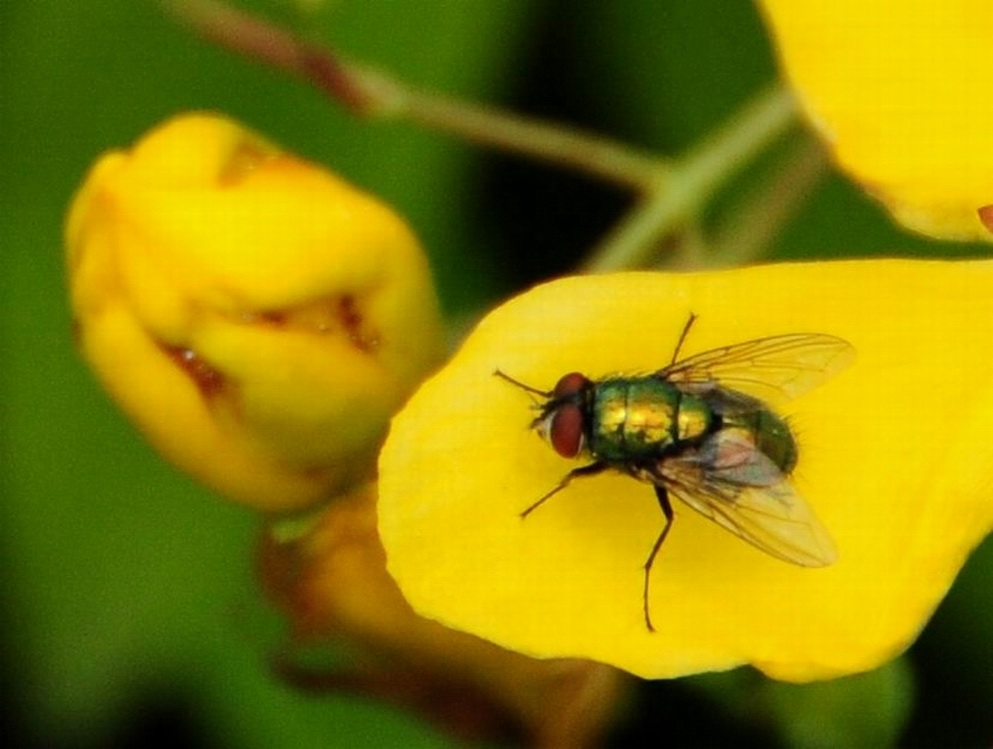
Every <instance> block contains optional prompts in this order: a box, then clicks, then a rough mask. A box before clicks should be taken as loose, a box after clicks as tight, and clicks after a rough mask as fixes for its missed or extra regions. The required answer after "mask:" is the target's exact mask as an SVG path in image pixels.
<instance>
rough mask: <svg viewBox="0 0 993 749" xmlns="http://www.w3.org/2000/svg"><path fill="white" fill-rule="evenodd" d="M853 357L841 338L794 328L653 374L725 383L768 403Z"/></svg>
mask: <svg viewBox="0 0 993 749" xmlns="http://www.w3.org/2000/svg"><path fill="white" fill-rule="evenodd" d="M854 359H855V348H854V347H853V346H852V345H851V344H850V343H848V341H845V340H844V339H841V338H837V337H835V336H831V335H824V334H821V333H794V334H790V335H780V336H772V337H771V338H758V339H756V340H753V341H745V342H744V343H736V344H733V345H731V346H724V347H722V348H716V349H712V350H710V351H704V352H703V353H700V354H695V355H694V356H690V357H687V358H686V359H682V360H680V361H677V362H674V363H673V364H670V365H669V366H668V367H665V368H663V369H660V370H659V371H658V372H656V375H657V376H659V377H662V378H663V379H665V380H668V381H669V382H673V383H677V384H680V385H683V386H684V389H687V390H690V391H694V390H696V391H699V392H705V391H707V390H708V389H713V388H714V387H715V386H716V385H717V384H719V383H726V384H728V385H731V386H732V387H734V388H735V389H740V390H743V391H745V392H747V393H751V394H753V395H756V396H758V397H760V398H762V400H764V401H767V402H772V403H774V402H776V401H782V400H785V399H789V398H795V397H796V396H798V395H800V394H801V393H805V392H806V391H808V390H810V389H811V388H813V387H816V386H817V385H819V384H821V383H822V382H824V381H825V380H827V379H829V378H830V377H833V376H834V375H835V374H837V373H838V372H840V371H841V370H842V369H844V368H845V367H847V366H848V365H849V364H851V363H852V361H854Z"/></svg>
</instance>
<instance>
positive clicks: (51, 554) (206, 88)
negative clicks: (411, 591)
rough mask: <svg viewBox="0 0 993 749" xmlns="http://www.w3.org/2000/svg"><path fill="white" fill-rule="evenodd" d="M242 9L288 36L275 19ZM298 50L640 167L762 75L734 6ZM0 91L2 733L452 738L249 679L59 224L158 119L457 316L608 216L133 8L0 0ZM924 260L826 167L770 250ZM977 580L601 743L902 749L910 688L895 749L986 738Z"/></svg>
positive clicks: (990, 726) (606, 204) (195, 498)
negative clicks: (355, 63)
mask: <svg viewBox="0 0 993 749" xmlns="http://www.w3.org/2000/svg"><path fill="white" fill-rule="evenodd" d="M255 7H258V8H261V9H263V10H266V11H268V12H272V13H275V14H277V15H281V16H282V17H289V13H288V12H287V9H286V8H284V7H281V6H280V5H279V4H277V3H276V2H275V0H273V1H272V2H268V3H265V2H256V3H255ZM316 30H317V31H318V32H319V33H320V34H321V35H322V36H323V37H324V38H326V39H328V40H330V41H333V42H334V43H335V44H337V45H339V46H340V48H341V49H342V50H344V51H346V52H347V53H348V54H349V55H350V56H352V57H354V58H357V59H362V60H365V61H367V62H369V63H373V64H375V65H377V66H380V67H382V68H384V69H386V70H391V71H402V75H403V77H404V78H405V79H406V80H407V81H409V82H411V83H414V84H417V85H422V86H426V87H433V88H436V89H439V90H442V91H446V92H450V93H453V94H458V95H462V96H465V97H469V98H472V99H476V100H481V101H487V102H492V103H499V104H502V105H505V106H511V107H515V108H518V109H520V110H523V111H526V112H528V113H532V114H540V115H544V116H551V117H555V118H559V119H563V120H566V121H569V122H571V123H573V124H576V125H581V126H582V127H585V128H589V129H594V130H600V131H603V132H607V133H610V134H612V135H614V136H616V137H618V138H622V139H626V140H629V141H631V142H633V143H636V144H638V145H641V146H645V147H652V148H657V149H659V150H660V151H662V152H665V153H677V152H678V151H679V150H680V149H682V148H685V147H687V146H689V145H691V144H692V143H693V142H694V141H695V139H697V138H699V137H701V136H702V135H704V134H705V133H706V132H707V131H708V129H710V128H711V127H713V126H714V125H716V124H717V123H719V122H720V121H721V120H722V119H723V118H724V117H726V116H728V115H729V114H731V113H732V112H733V111H734V109H735V108H736V107H737V106H738V105H740V104H741V103H743V102H744V101H745V100H747V98H748V97H749V95H751V94H752V93H754V92H755V91H756V90H757V89H758V88H759V87H760V86H761V85H762V84H764V83H766V82H768V81H770V80H771V79H772V78H773V76H774V67H773V63H772V60H771V56H770V53H769V50H768V45H767V42H766V40H765V38H764V36H763V33H762V28H761V25H760V23H759V21H758V18H757V17H756V15H755V13H754V10H753V9H752V7H751V5H750V4H749V3H747V2H744V0H705V1H697V2H690V1H689V0H682V1H680V0H672V1H670V2H663V1H662V0H625V1H624V2H614V3H603V2H569V1H568V0H558V1H556V0H541V1H531V2H528V1H527V0H489V1H488V2H484V1H482V0H472V1H470V0H447V1H442V0H404V1H401V0H338V2H335V3H333V4H332V8H331V10H330V11H328V12H326V13H324V14H323V15H321V16H320V17H319V19H318V20H317V23H316ZM0 76H2V78H0V262H2V266H0V320H2V328H0V334H2V338H0V350H2V368H0V378H2V379H0V386H2V388H3V390H2V399H0V450H2V454H0V492H2V497H0V560H2V564H3V581H4V584H3V597H2V609H0V617H2V618H0V626H2V637H0V642H2V657H3V660H2V668H3V677H4V710H3V718H4V725H3V726H2V727H0V728H2V729H3V731H4V733H5V734H6V735H8V736H11V737H15V738H16V740H17V741H18V742H19V743H22V744H24V745H45V746H65V747H68V746H94V747H96V746H110V745H116V746H141V745H144V744H146V743H148V741H149V739H150V738H152V737H156V736H159V737H165V738H167V739H168V738H174V739H175V740H176V742H177V743H184V744H188V745H197V744H199V745H204V746H225V747H234V748H238V749H241V748H243V747H273V746H278V747H284V746H285V747H290V746H292V747H328V746H392V745H403V746H449V745H452V742H451V741H450V740H449V739H447V738H446V737H444V736H443V735H441V734H440V733H438V732H437V731H436V730H435V729H433V728H432V727H430V726H426V725H424V724H423V723H421V722H420V721H419V720H418V719H417V718H416V717H413V716H411V715H408V714H405V713H402V712H398V711H396V710H394V709H392V708H390V707H387V706H384V705H381V704H375V703H370V702H366V701H363V700H360V699H357V698H348V697H343V696H335V697H326V698H320V699H315V698H305V697H300V696H298V695H296V694H295V693H293V692H292V691H290V690H288V689H286V688H283V687H282V686H280V685H279V684H278V683H276V682H275V681H274V680H273V679H272V678H270V677H269V675H268V674H267V671H266V668H265V662H264V659H265V656H266V655H267V654H268V653H269V652H270V650H271V648H272V647H273V645H274V640H273V636H272V622H271V621H270V620H269V619H267V617H266V614H265V612H264V610H263V608H262V606H261V605H260V604H259V602H258V597H257V594H256V591H255V588H254V584H253V580H252V544H253V534H254V529H255V524H256V520H255V518H254V517H253V515H252V514H251V513H250V512H248V511H247V510H243V509H240V508H237V507H234V506H231V505H228V504H226V503H224V502H222V501H218V500H217V499H216V498H215V497H213V496H211V495H210V494H209V493H208V492H207V491H206V490H204V489H202V488H200V487H198V486H196V485H195V484H193V483H192V481H190V480H188V479H186V478H185V477H184V476H182V475H180V474H178V473H177V472H176V471H174V470H172V469H171V468H170V467H169V466H167V465H165V464H164V463H163V462H162V461H161V460H160V459H159V458H158V457H157V456H156V455H155V454H154V453H153V452H152V451H151V450H150V449H149V448H148V447H147V446H146V445H145V444H144V443H143V442H142V441H141V439H140V438H139V437H138V436H136V434H135V432H134V431H133V430H132V429H131V427H130V426H129V425H128V423H127V422H126V421H125V420H124V419H123V417H121V416H120V415H119V414H118V413H117V411H116V410H115V409H114V407H113V406H112V405H111V403H110V402H109V401H108V399H107V398H106V397H105V396H104V395H103V393H102V392H101V391H100V389H99V388H98V387H97V385H96V384H95V382H94V381H93V379H92V378H91V376H90V375H89V373H88V372H87V370H86V368H85V366H84V365H83V364H82V363H81V362H80V361H79V360H78V359H77V358H76V356H75V354H74V352H73V348H72V343H71V340H70V335H69V317H68V314H67V310H66V303H65V293H64V280H63V273H62V243H61V229H62V221H63V213H64V210H65V207H66V204H67V202H68V200H69V198H70V195H71V194H72V191H73V190H74V188H75V187H76V186H77V185H78V184H79V181H80V179H81V177H82V175H83V173H84V171H85V169H86V168H87V166H88V165H89V164H90V163H91V162H92V160H93V159H94V158H95V157H96V156H97V155H98V154H99V153H101V152H102V151H104V150H106V149H108V148H111V147H118V146H123V145H127V144H129V143H131V142H132V141H133V140H134V139H135V138H136V137H138V136H139V135H140V134H141V133H143V132H144V131H145V130H147V129H148V128H149V127H150V126H152V125H154V124H156V123H157V122H159V121H161V120H162V119H164V118H166V117H168V116H169V115H171V114H173V113H175V112H178V111H183V110H190V109H214V110H220V111H223V112H226V113H228V114H230V115H232V116H233V117H235V118H237V119H240V120H242V121H243V122H245V123H247V124H249V125H251V126H252V127H254V128H256V129H258V130H259V131H261V132H263V133H265V134H267V135H268V136H269V137H271V138H273V139H275V140H276V141H278V142H281V143H282V144H283V145H285V146H286V147H288V148H290V149H292V150H294V151H297V152H299V153H301V154H303V155H305V156H308V157H310V158H313V159H315V160H318V161H321V162H324V163H326V164H328V165H330V166H331V167H332V168H333V169H335V170H337V171H339V172H340V173H342V174H344V175H345V176H347V177H348V178H350V179H352V180H353V181H355V182H357V183H358V184H360V185H362V186H364V187H366V188H368V189H370V190H372V191H373V192H376V193H379V194H381V195H382V196H384V197H385V198H387V199H388V200H390V201H391V202H393V203H394V204H395V205H397V206H398V208H399V209H400V211H401V212H402V213H404V214H405V215H406V216H408V217H409V219H410V221H411V223H412V224H413V225H414V227H415V228H416V230H417V231H418V233H419V234H420V235H421V237H422V238H423V239H424V242H425V244H426V246H427V247H428V250H429V252H430V254H431V256H432V260H433V262H434V265H435V268H436V274H437V277H438V280H439V284H440V287H441V293H442V296H443V300H444V303H445V305H446V309H447V311H448V312H449V314H450V315H451V316H452V317H453V319H456V318H457V319H463V318H464V317H465V316H468V315H471V314H473V313H475V312H477V311H478V310H479V309H481V308H482V307H483V306H484V305H485V304H487V303H489V302H491V301H493V300H496V299H498V298H499V297H500V296H502V295H505V294H507V293H510V292H511V291H513V290H515V289H517V288H520V287H522V286H524V285H526V284H528V283H530V282H533V281H535V280H538V279H540V278H543V277H547V276H551V275H554V274H557V273H561V272H564V271H565V270H567V269H568V268H569V267H571V266H572V265H574V264H575V262H576V261H577V260H578V258H579V257H580V256H581V255H582V253H583V252H584V251H585V250H586V249H587V248H588V247H589V246H590V245H591V244H592V243H593V242H594V241H595V240H596V238H597V237H598V236H599V235H600V234H601V233H602V232H603V231H604V230H605V229H606V228H607V227H608V226H609V225H610V223H611V221H613V220H614V219H615V218H616V217H617V216H618V215H619V212H620V211H621V210H622V209H623V207H624V205H625V203H626V202H627V196H625V195H624V194H623V193H621V192H619V191H617V190H614V189H612V188H608V187H604V186H602V185H599V184H596V183H593V182H591V181H589V180H586V179H582V178H578V177H576V176H574V175H569V174H564V173H562V172H560V171H557V170H554V169H550V168H547V167H545V166H542V165H536V164H531V163H523V162H521V161H520V160H517V159H515V158H512V157H508V156H502V155H497V154H492V153H488V152H483V151H480V150H479V149H476V148H473V147H471V146H469V145H467V144H465V143H462V142H457V141H454V140H451V139H450V138H448V137H447V136H445V135H442V134H436V133H430V132H424V131H421V130H418V129H416V128H414V127H412V126H409V125H406V124H403V123H389V124H383V123H377V124H369V123H363V122H360V121H357V120H355V119H352V118H350V117H349V116H348V115H346V114H344V113H343V112H342V111H341V110H340V109H338V108H336V107H335V106H334V105H332V104H330V103H328V102H327V101H325V100H324V99H322V98H321V96H320V95H318V94H317V93H315V92H314V91H312V90H311V89H309V88H308V87H307V86H306V85H304V84H302V83H300V82H297V81H293V80H289V79H286V78H284V77H283V76H282V75H280V74H278V73H276V72H273V71H270V70H267V69H263V68H260V67H258V66H256V65H254V64H252V63H250V62H248V61H244V60H241V59H238V58H235V57H232V56H229V55H228V54H227V53H225V52H222V51H219V50H216V49H213V48H210V47H207V46H205V45H203V44H201V43H200V42H199V41H197V40H195V39H192V38H190V37H189V36H188V35H187V34H185V33H184V32H183V31H182V30H181V29H179V28H177V27H176V26H174V25H173V24H171V23H170V22H169V21H168V20H167V19H165V18H164V17H163V16H162V15H161V14H160V13H159V12H158V11H157V10H156V7H155V6H154V5H153V4H151V3H145V2H119V1H118V0H90V1H89V2H84V3H67V2H59V1H57V0H34V1H32V2H28V1H26V0H20V1H18V0H8V2H5V3H3V4H0ZM948 251H949V250H948V248H947V247H940V246H937V245H933V244H930V243H928V242H925V241H923V240H919V239H913V238H910V237H907V236H905V235H902V234H901V233H900V232H898V231H897V230H896V229H894V228H893V227H891V226H890V224H889V223H888V221H887V220H886V219H885V217H883V216H882V215H881V213H880V212H879V211H878V210H877V209H876V208H875V207H874V206H873V205H871V204H870V203H869V202H867V201H866V200H865V199H864V198H862V197H861V195H860V194H859V193H858V192H857V191H855V190H853V189H851V188H850V187H849V186H848V185H847V184H846V183H845V182H844V181H843V180H842V179H840V178H838V177H833V178H831V179H830V180H828V181H827V182H826V183H825V185H824V186H823V187H822V188H821V189H820V190H819V191H818V193H817V195H816V196H815V198H814V199H813V201H812V202H811V203H810V204H809V205H808V207H807V208H806V209H805V210H804V211H803V212H802V213H801V215H799V216H798V217H797V220H796V222H795V223H794V224H793V225H792V227H791V228H790V229H789V230H788V231H787V232H786V234H785V235H784V236H783V237H782V238H781V240H780V242H779V243H778V244H777V247H776V254H777V255H778V256H780V257H803V256H818V255H820V256H840V255H845V256H856V255H868V254H880V253H882V254H910V253H912V254H928V253H932V254H939V253H942V252H945V253H947V252H948ZM979 251H983V250H979ZM954 252H957V253H968V254H976V252H977V248H969V247H961V248H955V249H954ZM936 449H940V444H939V445H936ZM991 577H993V548H991V546H990V544H987V545H986V546H985V547H984V549H983V550H981V551H980V552H979V553H977V554H976V555H975V557H974V558H973V560H972V561H971V562H970V564H969V566H968V567H967V568H966V570H965V571H964V572H963V574H962V576H961V578H960V580H959V582H958V583H957V585H956V587H955V588H954V590H953V592H952V594H951V595H950V597H949V598H948V600H947V601H946V602H945V604H944V605H943V607H942V609H941V610H940V611H939V614H938V615H937V617H936V618H935V619H934V621H933V622H932V624H931V625H930V626H929V628H928V630H927V631H926V632H925V634H924V636H923V637H922V639H921V641H920V642H919V644H918V645H917V646H915V648H914V649H913V650H912V652H911V656H910V658H909V659H908V661H907V662H905V663H902V664H900V665H899V666H897V667H896V668H895V669H892V668H891V669H888V670H885V671H883V672H880V674H878V675H871V676H869V677H866V678H863V679H856V680H851V681H843V682H839V683H837V684H834V685H824V686H821V687H813V688H808V689H798V688H794V687H787V686H779V685H771V684H768V683H767V682H765V681H764V680H761V679H756V678H755V677H752V676H751V675H749V674H747V672H739V674H737V675H731V676H728V677H706V678H701V679H697V680H690V681H681V682H674V683H659V684H653V685H645V686H644V687H643V688H642V689H641V690H640V691H639V693H638V695H637V696H636V699H635V700H634V703H633V705H632V707H631V710H630V714H629V716H628V717H627V718H626V720H625V722H624V723H623V724H622V725H621V726H620V727H619V728H618V729H617V732H616V733H615V734H614V736H613V741H614V742H615V743H633V742H635V741H636V740H637V741H642V740H649V739H650V740H652V741H655V742H660V741H667V742H671V743H673V744H676V745H678V744H682V743H685V744H690V745H696V744H700V743H736V744H746V743H762V742H764V741H766V740H768V739H770V738H771V737H772V735H773V733H774V732H778V733H779V736H780V738H781V739H782V740H784V741H792V742H795V743H800V744H802V745H824V746H831V745H845V744H848V745H852V744H851V743H850V742H851V741H853V740H854V741H856V743H863V744H866V745H868V744H871V743H875V742H876V741H878V740H883V739H885V738H886V737H888V736H889V737H892V736H893V735H894V732H895V735H898V736H899V735H901V734H900V730H901V729H899V728H897V723H898V718H899V716H900V714H901V711H902V709H901V707H900V705H901V704H905V702H906V700H907V699H910V697H911V692H910V691H909V689H908V687H907V683H908V681H909V678H908V674H911V675H913V680H914V681H915V682H916V688H915V694H916V697H915V698H914V699H915V702H914V703H913V707H912V708H911V713H910V718H909V723H908V724H907V727H906V728H904V729H902V730H903V731H904V732H903V733H902V738H901V739H900V743H903V744H912V745H934V746H941V745H948V744H961V745H975V746H980V745H988V744H989V742H990V741H991V740H993V718H991V717H990V712H989V706H990V705H993V676H991V674H993V637H991V633H993V587H991V586H990V585H989V584H988V580H989V579H991ZM755 694H760V695H762V698H761V699H755V698H754V695H755ZM747 695H752V698H751V701H750V702H748V698H747ZM743 700H744V703H743ZM743 704H744V706H743ZM777 726H778V728H777Z"/></svg>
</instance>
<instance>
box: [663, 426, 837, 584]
mask: <svg viewBox="0 0 993 749" xmlns="http://www.w3.org/2000/svg"><path fill="white" fill-rule="evenodd" d="M655 479H656V480H657V481H658V482H659V483H660V484H662V485H663V486H664V487H665V488H666V489H667V490H668V491H670V492H671V493H672V494H674V495H675V496H676V497H678V498H679V499H680V500H681V501H682V502H684V503H685V504H687V505H689V506H690V507H692V508H693V509H694V510H696V511H697V512H699V513H700V514H701V515H703V516H704V517H707V518H710V519H711V520H713V521H714V522H715V523H717V524H718V525H720V526H722V527H723V528H725V529H726V530H729V531H730V532H731V533H733V534H735V535H736V536H738V537H739V538H741V539H743V540H745V541H748V543H750V544H752V545H753V546H755V547H756V548H758V549H761V550H762V551H764V552H765V553H767V554H770V555H771V556H774V557H776V558H777V559H781V560H783V561H785V562H790V563H792V564H796V565H800V566H802V567H825V566H827V565H829V564H832V563H833V562H834V561H835V560H836V559H837V557H838V554H837V551H836V550H835V546H834V543H833V542H832V540H831V536H830V535H829V534H828V532H827V530H825V528H824V526H823V525H821V523H820V521H819V520H818V519H817V517H816V516H815V515H814V513H813V511H812V510H811V509H810V507H809V506H808V505H807V503H806V502H805V501H804V499H803V498H802V497H801V496H800V495H799V494H798V493H797V492H796V490H795V489H794V488H793V486H792V485H791V484H790V482H789V481H788V480H787V478H786V477H785V476H784V475H783V474H782V472H781V471H780V470H779V468H778V467H777V466H776V465H775V463H773V462H772V460H770V459H769V458H768V457H767V456H766V455H764V454H763V453H762V452H761V451H759V450H758V449H757V448H756V447H755V446H754V445H753V444H752V443H751V442H750V441H749V440H748V439H746V438H745V437H743V436H742V435H740V434H738V433H735V432H733V431H722V432H717V433H715V434H714V435H712V436H711V437H710V438H709V439H708V440H707V441H706V442H705V443H704V444H703V445H702V446H701V447H700V448H699V449H698V450H693V451H689V452H687V453H684V454H682V455H679V456H675V457H669V458H664V459H662V460H661V461H660V463H659V465H658V466H656V469H655Z"/></svg>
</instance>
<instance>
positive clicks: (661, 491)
mask: <svg viewBox="0 0 993 749" xmlns="http://www.w3.org/2000/svg"><path fill="white" fill-rule="evenodd" d="M691 322H692V319H691ZM655 496H656V497H657V498H658V500H659V507H661V508H662V514H663V515H665V525H664V526H663V527H662V532H661V533H659V537H658V538H657V539H655V545H654V546H653V547H652V551H651V553H650V554H649V555H648V559H646V560H645V588H644V591H643V592H642V603H643V605H644V608H645V626H646V627H648V631H649V632H654V631H655V627H653V626H652V615H651V614H650V613H649V611H648V578H649V576H650V575H651V572H652V565H653V564H654V563H655V556H656V555H657V554H658V553H659V549H661V548H662V543H663V542H664V541H665V537H666V536H668V535H669V529H670V528H672V518H673V512H672V505H671V504H669V492H667V491H666V490H665V487H664V486H656V487H655Z"/></svg>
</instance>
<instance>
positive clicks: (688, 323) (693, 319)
mask: <svg viewBox="0 0 993 749" xmlns="http://www.w3.org/2000/svg"><path fill="white" fill-rule="evenodd" d="M694 322H696V313H694V312H690V317H689V319H688V320H687V321H686V324H685V325H684V326H683V332H682V333H680V334H679V340H678V341H676V350H675V351H673V352H672V361H671V362H669V366H670V367H671V366H672V365H673V364H675V363H676V360H677V359H678V358H679V350H680V349H681V348H682V347H683V343H684V342H685V341H686V336H688V335H689V334H690V328H692V327H693V323H694Z"/></svg>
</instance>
